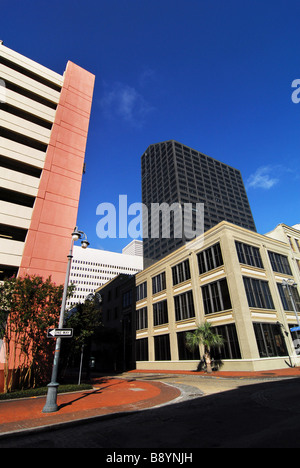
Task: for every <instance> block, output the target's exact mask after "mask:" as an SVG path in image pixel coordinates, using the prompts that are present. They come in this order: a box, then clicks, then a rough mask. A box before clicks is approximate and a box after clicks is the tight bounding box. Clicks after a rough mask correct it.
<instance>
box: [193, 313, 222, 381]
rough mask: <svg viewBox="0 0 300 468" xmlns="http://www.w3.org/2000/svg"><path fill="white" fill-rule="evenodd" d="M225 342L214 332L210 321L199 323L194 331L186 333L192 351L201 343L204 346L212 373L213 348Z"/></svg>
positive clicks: (207, 366) (209, 369)
mask: <svg viewBox="0 0 300 468" xmlns="http://www.w3.org/2000/svg"><path fill="white" fill-rule="evenodd" d="M223 344H224V338H223V337H222V336H221V335H217V334H216V333H214V332H213V329H212V326H211V324H210V323H208V322H205V323H203V324H202V325H199V326H198V328H197V329H196V330H195V331H194V332H189V333H187V334H186V347H187V348H188V349H189V350H190V351H194V350H195V349H196V348H199V346H201V345H202V346H204V359H205V363H206V369H207V372H208V373H212V366H211V354H210V352H211V349H212V348H216V347H218V346H223Z"/></svg>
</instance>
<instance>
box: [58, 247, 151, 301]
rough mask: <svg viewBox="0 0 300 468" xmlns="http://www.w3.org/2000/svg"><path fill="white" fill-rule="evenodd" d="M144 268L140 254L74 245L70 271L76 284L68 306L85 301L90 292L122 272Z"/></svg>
mask: <svg viewBox="0 0 300 468" xmlns="http://www.w3.org/2000/svg"><path fill="white" fill-rule="evenodd" d="M142 269H143V257H142V256H140V255H128V254H124V253H122V254H120V253H116V252H109V251H106V250H100V249H86V250H83V249H82V248H81V247H78V246H74V250H73V260H72V266H71V273H70V284H74V285H75V286H76V290H75V292H74V295H73V297H72V298H70V299H69V300H68V302H67V308H69V307H72V306H74V305H75V304H77V303H78V302H84V301H85V299H86V297H87V296H88V295H89V294H94V292H95V290H96V289H98V288H99V287H100V286H103V285H104V284H105V283H108V282H109V281H111V280H112V279H113V278H115V277H116V276H118V275H120V274H125V275H135V274H136V273H138V272H140V271H142Z"/></svg>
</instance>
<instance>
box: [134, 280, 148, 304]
mask: <svg viewBox="0 0 300 468" xmlns="http://www.w3.org/2000/svg"><path fill="white" fill-rule="evenodd" d="M145 297H147V282H146V281H145V283H142V284H139V285H138V286H137V287H136V300H137V301H141V300H142V299H145Z"/></svg>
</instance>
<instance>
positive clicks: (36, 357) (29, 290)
mask: <svg viewBox="0 0 300 468" xmlns="http://www.w3.org/2000/svg"><path fill="white" fill-rule="evenodd" d="M62 294H63V286H57V285H56V284H54V283H52V281H51V277H49V278H48V279H46V280H44V279H43V278H42V277H40V276H29V275H26V276H25V277H23V278H21V277H19V278H11V279H9V280H6V281H4V282H3V283H2V284H1V285H0V339H2V340H3V344H4V349H5V355H6V356H5V358H6V359H5V361H6V362H5V365H4V378H5V388H4V391H5V392H9V391H11V389H12V386H13V384H15V381H16V379H17V378H18V387H19V388H25V387H30V386H33V387H35V386H37V385H38V384H40V383H43V382H44V381H46V380H48V379H49V375H48V371H50V370H51V367H50V365H51V362H52V355H53V343H51V342H49V340H47V332H46V331H47V329H48V328H51V327H53V326H56V325H57V323H58V319H59V313H60V307H61V301H62Z"/></svg>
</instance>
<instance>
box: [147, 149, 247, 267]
mask: <svg viewBox="0 0 300 468" xmlns="http://www.w3.org/2000/svg"><path fill="white" fill-rule="evenodd" d="M141 167H142V202H143V204H144V205H145V206H146V207H147V210H148V213H146V214H144V219H143V228H144V233H145V232H146V233H147V235H148V237H145V236H144V266H145V267H148V266H149V265H151V264H152V263H153V262H154V261H156V260H159V259H161V258H163V257H164V256H166V255H167V254H169V253H170V252H172V251H174V250H176V249H178V248H179V247H180V246H182V245H183V244H185V243H186V242H187V241H188V240H190V239H187V238H186V235H185V234H186V233H185V232H183V233H182V235H181V236H180V237H176V236H175V235H174V219H173V218H172V216H173V214H172V213H171V216H170V219H171V221H170V224H171V226H170V236H169V237H168V238H167V237H164V236H163V235H162V226H161V225H160V232H159V236H157V237H156V238H153V236H151V229H152V227H153V226H152V222H153V218H152V217H151V214H152V212H151V204H153V203H158V204H162V203H166V204H168V205H169V206H171V205H172V204H173V203H178V204H180V205H181V207H183V206H184V204H186V203H191V204H192V205H193V212H194V216H193V218H194V219H193V226H191V227H192V228H195V223H196V218H197V214H196V203H202V204H204V225H203V230H204V232H205V231H208V230H209V229H211V228H212V227H213V226H215V225H217V224H218V223H220V222H221V221H224V220H225V221H228V222H230V223H233V224H236V225H238V226H241V227H244V228H246V229H249V230H251V231H256V227H255V223H254V220H253V216H252V212H251V209H250V205H249V201H248V197H247V193H246V190H245V186H244V183H243V179H242V175H241V173H240V171H239V170H237V169H235V168H233V167H230V166H228V165H227V164H224V163H222V162H220V161H217V160H216V159H213V158H211V157H209V156H206V155H205V154H202V153H200V152H199V151H196V150H194V149H192V148H189V147H188V146H185V145H183V144H181V143H178V142H177V141H174V140H170V141H165V142H162V143H157V144H153V145H150V146H149V147H148V149H147V150H146V151H145V153H144V154H143V155H142V158H141ZM162 222H163V219H162V218H161V219H160V223H162Z"/></svg>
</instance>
